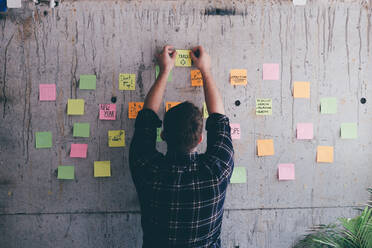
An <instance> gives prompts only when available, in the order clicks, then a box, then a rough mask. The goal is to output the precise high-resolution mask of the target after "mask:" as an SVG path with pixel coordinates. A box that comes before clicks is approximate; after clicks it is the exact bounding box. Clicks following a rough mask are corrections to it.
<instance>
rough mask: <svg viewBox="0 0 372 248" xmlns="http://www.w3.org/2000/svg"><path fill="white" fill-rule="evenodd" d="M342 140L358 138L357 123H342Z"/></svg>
mask: <svg viewBox="0 0 372 248" xmlns="http://www.w3.org/2000/svg"><path fill="white" fill-rule="evenodd" d="M341 138H342V139H356V138H358V125H357V123H341Z"/></svg>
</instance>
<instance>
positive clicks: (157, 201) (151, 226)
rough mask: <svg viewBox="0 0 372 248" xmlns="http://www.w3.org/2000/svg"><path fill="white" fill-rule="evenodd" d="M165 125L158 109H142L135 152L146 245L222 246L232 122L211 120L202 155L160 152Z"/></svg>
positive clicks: (134, 174)
mask: <svg viewBox="0 0 372 248" xmlns="http://www.w3.org/2000/svg"><path fill="white" fill-rule="evenodd" d="M160 123H161V121H160V120H159V118H158V117H157V115H156V114H155V113H154V112H153V111H151V110H148V109H145V110H143V111H141V112H140V113H139V115H138V118H137V120H136V129H135V134H134V137H133V140H132V144H131V149H130V168H131V172H132V178H133V181H134V183H135V185H136V189H137V192H138V196H139V200H140V205H141V212H142V228H143V233H144V237H143V240H144V246H143V247H146V248H147V247H193V248H196V247H220V239H219V237H220V231H221V224H222V216H223V205H224V200H225V195H226V188H227V185H228V181H229V179H230V176H231V173H232V170H233V147H232V143H231V137H230V125H229V120H228V118H227V117H226V116H224V115H221V114H212V115H211V116H210V117H209V119H208V121H207V130H208V138H207V141H208V143H207V151H206V153H205V154H200V155H199V154H197V153H190V154H183V155H181V154H180V153H177V152H171V151H170V152H168V153H167V154H166V155H165V156H164V155H163V154H161V153H159V152H157V151H156V149H155V140H156V128H157V127H158V126H159V124H160Z"/></svg>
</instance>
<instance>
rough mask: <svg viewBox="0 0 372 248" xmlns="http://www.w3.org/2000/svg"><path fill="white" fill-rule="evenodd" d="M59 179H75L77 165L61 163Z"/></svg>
mask: <svg viewBox="0 0 372 248" xmlns="http://www.w3.org/2000/svg"><path fill="white" fill-rule="evenodd" d="M57 178H58V179H74V178H75V166H72V165H60V166H58V175H57Z"/></svg>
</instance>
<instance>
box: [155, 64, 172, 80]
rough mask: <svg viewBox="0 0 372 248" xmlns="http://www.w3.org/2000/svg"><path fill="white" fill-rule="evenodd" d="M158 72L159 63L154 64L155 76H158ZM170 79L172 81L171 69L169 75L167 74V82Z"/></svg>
mask: <svg viewBox="0 0 372 248" xmlns="http://www.w3.org/2000/svg"><path fill="white" fill-rule="evenodd" d="M159 73H160V67H159V65H155V78H158V76H159ZM170 81H172V71H170V72H169V76H168V82H170Z"/></svg>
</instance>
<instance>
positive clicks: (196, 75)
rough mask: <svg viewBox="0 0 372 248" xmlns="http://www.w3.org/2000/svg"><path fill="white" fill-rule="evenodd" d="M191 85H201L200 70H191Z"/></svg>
mask: <svg viewBox="0 0 372 248" xmlns="http://www.w3.org/2000/svg"><path fill="white" fill-rule="evenodd" d="M191 86H203V76H202V74H201V72H200V70H191Z"/></svg>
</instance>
